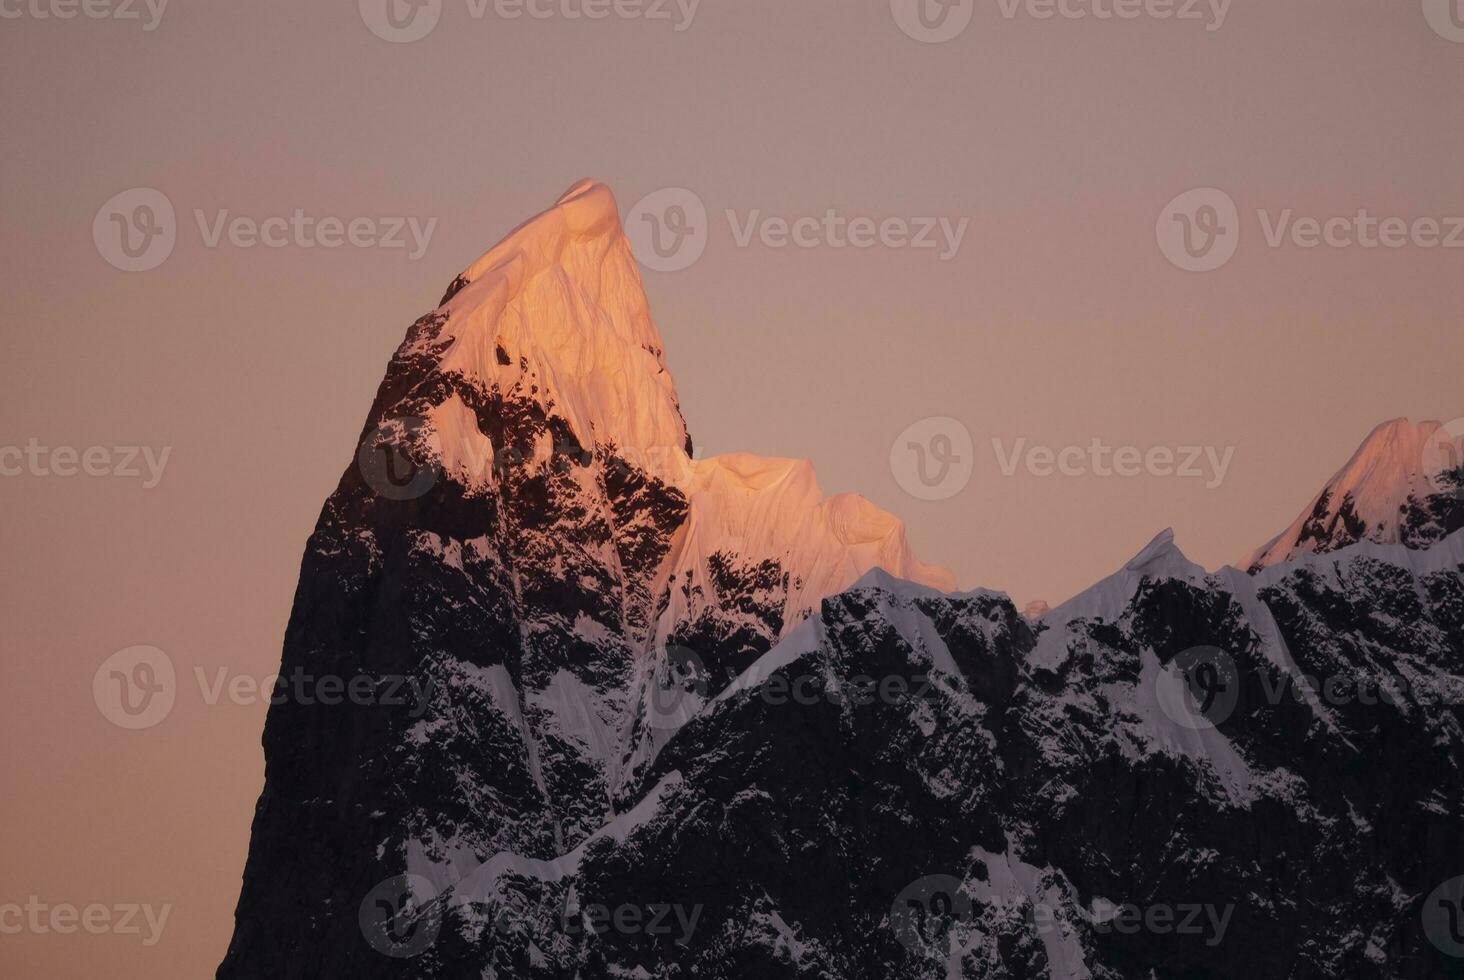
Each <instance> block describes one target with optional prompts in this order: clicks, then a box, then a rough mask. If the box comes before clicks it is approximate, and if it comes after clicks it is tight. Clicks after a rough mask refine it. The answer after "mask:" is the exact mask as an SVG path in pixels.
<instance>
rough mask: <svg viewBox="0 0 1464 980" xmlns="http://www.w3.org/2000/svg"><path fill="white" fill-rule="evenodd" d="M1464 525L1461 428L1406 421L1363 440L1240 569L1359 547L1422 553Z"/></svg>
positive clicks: (1384, 426)
mask: <svg viewBox="0 0 1464 980" xmlns="http://www.w3.org/2000/svg"><path fill="white" fill-rule="evenodd" d="M1461 526H1464V422H1456V423H1451V424H1450V425H1448V426H1445V425H1444V424H1443V423H1440V422H1437V421H1425V422H1419V423H1417V424H1415V423H1413V422H1411V421H1409V420H1408V419H1406V418H1398V419H1393V420H1392V421H1389V422H1384V423H1382V424H1381V425H1379V426H1378V427H1377V428H1375V429H1373V431H1372V432H1371V433H1370V434H1369V435H1368V437H1367V438H1366V439H1364V440H1363V442H1362V445H1361V446H1359V447H1358V449H1357V452H1355V453H1354V454H1353V455H1352V458H1351V459H1350V460H1348V461H1347V464H1346V465H1345V466H1343V467H1342V468H1341V469H1340V470H1338V471H1337V473H1336V475H1334V476H1333V477H1332V478H1331V479H1330V480H1329V481H1327V484H1326V486H1324V487H1323V488H1322V490H1321V492H1320V493H1318V494H1317V496H1316V497H1314V498H1313V499H1312V501H1311V503H1310V504H1309V505H1308V506H1307V507H1306V509H1305V510H1303V511H1302V512H1301V514H1300V515H1298V517H1297V518H1296V520H1295V521H1293V522H1292V524H1291V526H1290V527H1288V528H1287V529H1286V530H1285V531H1283V532H1281V533H1280V534H1279V535H1277V536H1276V537H1275V538H1272V539H1271V540H1270V541H1269V542H1267V543H1266V544H1264V545H1262V546H1261V547H1260V548H1257V549H1256V550H1255V551H1253V552H1251V553H1250V554H1249V555H1248V556H1247V557H1246V558H1245V559H1244V560H1243V561H1242V562H1241V563H1240V567H1242V568H1246V569H1248V570H1250V571H1253V572H1254V571H1258V570H1260V569H1262V568H1267V567H1269V566H1271V565H1276V564H1279V563H1281V562H1284V561H1288V560H1290V559H1292V558H1295V557H1296V556H1297V555H1300V554H1306V553H1315V554H1324V553H1326V552H1330V551H1335V550H1337V549H1338V548H1344V547H1346V546H1348V545H1351V544H1356V543H1357V542H1359V541H1373V542H1376V543H1378V544H1404V545H1407V546H1409V547H1414V548H1422V547H1428V546H1429V545H1430V544H1433V543H1434V542H1436V541H1438V540H1440V539H1442V538H1443V537H1445V536H1447V535H1448V534H1450V533H1451V532H1453V531H1455V530H1457V529H1458V528H1459V527H1461Z"/></svg>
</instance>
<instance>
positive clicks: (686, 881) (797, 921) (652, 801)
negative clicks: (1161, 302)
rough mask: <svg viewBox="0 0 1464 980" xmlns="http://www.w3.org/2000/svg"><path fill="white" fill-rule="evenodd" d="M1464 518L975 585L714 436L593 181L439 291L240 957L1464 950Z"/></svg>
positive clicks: (339, 599) (718, 972)
mask: <svg viewBox="0 0 1464 980" xmlns="http://www.w3.org/2000/svg"><path fill="white" fill-rule="evenodd" d="M1428 438H1429V437H1428V436H1425V437H1424V441H1425V442H1427V440H1428ZM1373 471H1376V472H1381V470H1378V468H1376V467H1374V468H1373ZM1431 472H1432V473H1433V477H1434V478H1435V479H1436V480H1437V478H1438V474H1440V473H1447V472H1449V471H1448V470H1447V469H1440V468H1435V469H1434V470H1432V471H1431ZM1377 479H1378V480H1379V481H1380V480H1381V477H1378V478H1377ZM1381 485H1382V484H1381V482H1378V483H1374V484H1371V486H1373V487H1378V486H1381ZM1410 486H1411V489H1410V493H1411V494H1412V495H1413V497H1414V498H1415V499H1416V500H1419V501H1421V502H1422V504H1421V507H1420V508H1415V509H1416V510H1417V512H1418V513H1423V512H1425V511H1427V513H1428V514H1431V515H1437V514H1446V513H1453V511H1452V510H1450V508H1451V507H1452V506H1453V504H1452V503H1451V501H1452V500H1454V497H1453V496H1452V491H1451V490H1450V489H1449V488H1448V487H1442V488H1441V487H1440V486H1439V485H1436V484H1435V483H1430V484H1429V486H1428V488H1426V490H1427V492H1425V488H1423V487H1422V485H1417V486H1413V485H1410ZM1380 492H1381V491H1380ZM1388 492H1391V491H1388ZM1420 494H1421V496H1420ZM1384 495H1386V494H1384ZM1362 496H1366V497H1367V499H1368V500H1371V499H1373V495H1372V494H1371V493H1369V494H1364V495H1362ZM1407 497H1408V494H1404V496H1403V497H1402V498H1400V499H1407ZM1353 499H1354V500H1355V499H1358V497H1357V495H1356V494H1354V496H1353ZM1313 509H1315V508H1313ZM1450 520H1452V518H1447V516H1445V517H1444V518H1442V519H1440V520H1437V521H1433V522H1432V523H1431V524H1430V525H1429V527H1430V528H1431V530H1429V531H1428V533H1426V534H1422V533H1420V534H1416V535H1411V536H1407V535H1402V534H1399V535H1395V536H1393V537H1391V538H1388V535H1386V534H1382V535H1378V534H1372V535H1370V534H1369V533H1368V531H1367V527H1364V529H1363V531H1361V532H1359V533H1357V534H1355V535H1352V538H1351V539H1350V540H1344V538H1342V537H1337V536H1335V535H1331V536H1328V537H1326V546H1325V547H1322V546H1317V547H1311V546H1303V545H1302V544H1301V542H1302V537H1297V538H1296V540H1295V541H1289V542H1287V543H1285V544H1284V545H1283V544H1280V543H1278V542H1281V540H1282V539H1280V538H1278V542H1273V545H1272V546H1268V548H1265V549H1261V550H1260V552H1259V553H1258V554H1263V555H1264V556H1265V560H1258V561H1256V562H1251V563H1248V565H1253V566H1254V567H1255V569H1256V572H1255V574H1247V573H1243V572H1240V571H1237V570H1235V569H1225V570H1223V571H1221V572H1218V573H1213V574H1211V573H1207V572H1206V571H1205V570H1204V569H1201V568H1199V567H1198V566H1195V565H1193V564H1191V563H1190V562H1188V561H1187V560H1186V559H1184V557H1183V556H1182V555H1181V554H1180V553H1179V551H1178V550H1177V549H1176V548H1175V546H1174V543H1173V541H1172V539H1171V537H1170V536H1168V535H1161V536H1160V537H1159V538H1157V539H1156V540H1155V541H1154V542H1153V543H1151V544H1150V545H1149V546H1148V547H1147V548H1145V549H1144V550H1143V551H1142V552H1141V553H1140V554H1139V555H1138V556H1136V557H1135V559H1134V560H1133V561H1131V562H1129V563H1128V565H1127V566H1125V568H1123V569H1121V570H1120V571H1119V572H1118V573H1116V574H1115V575H1114V576H1112V577H1110V578H1109V579H1107V580H1105V581H1104V582H1101V583H1099V584H1098V585H1096V586H1095V587H1094V588H1093V589H1091V590H1089V591H1088V592H1086V593H1084V594H1082V595H1080V596H1078V597H1076V598H1075V599H1073V600H1071V601H1069V602H1068V603H1065V604H1063V605H1062V606H1059V607H1058V608H1056V609H1053V610H1050V611H1045V612H1043V613H1041V614H1040V615H1037V614H1035V613H1034V615H1033V618H1027V617H1024V616H1023V615H1020V614H1019V613H1018V612H1017V611H1016V610H1015V609H1014V608H1013V607H1012V605H1011V603H1010V602H1009V601H1008V600H1007V598H1006V597H1005V596H1003V595H1000V594H998V593H992V592H986V591H979V590H978V591H974V592H968V593H955V592H954V583H953V582H952V581H951V579H950V576H949V575H948V573H945V572H943V571H942V570H940V569H933V568H930V567H928V566H925V565H923V564H921V563H920V562H919V561H918V560H917V559H916V558H915V557H914V556H913V555H912V554H911V553H910V550H909V547H908V545H907V544H906V542H905V537H904V532H903V529H902V528H901V526H900V525H899V523H898V522H897V521H895V520H894V519H893V518H891V517H890V516H889V515H887V514H884V513H883V512H881V511H879V510H878V509H876V508H874V507H873V506H872V505H870V504H868V503H867V502H866V501H863V500H861V499H859V498H856V497H850V496H842V497H834V498H828V499H825V498H824V497H823V495H822V494H821V493H820V492H819V490H818V487H817V483H816V481H815V480H814V478H813V474H812V472H811V470H810V468H809V467H808V466H807V464H806V463H800V462H798V461H794V460H780V459H767V458H762V457H756V456H751V455H746V454H734V455H732V456H728V457H718V458H714V459H709V460H697V459H693V458H692V445H691V441H690V439H689V437H688V436H687V433H686V427H685V425H684V423H683V422H682V419H681V415H680V411H679V408H678V407H677V400H676V393H675V388H674V386H673V384H672V383H671V379H670V375H669V373H668V371H667V368H666V363H665V359H664V355H663V352H662V347H661V342H660V338H659V335H658V334H657V333H656V330H655V327H654V325H653V324H652V322H651V319H650V316H649V313H648V311H647V308H646V303H645V299H644V295H643V293H642V291H641V287H640V283H639V277H638V274H637V272H636V267H635V264H634V261H633V259H632V257H631V255H630V252H629V249H628V246H627V245H626V243H625V239H624V237H623V235H622V234H621V233H620V227H619V222H618V218H617V217H616V212H615V203H614V199H613V197H612V196H611V195H610V193H609V191H608V190H607V189H605V188H604V187H602V186H600V185H596V184H591V183H584V184H581V185H576V187H575V188H572V189H571V190H570V192H569V193H568V194H566V195H565V197H564V198H562V199H561V201H560V202H558V203H557V204H556V205H555V207H554V208H552V209H550V211H548V212H546V213H545V214H544V215H541V216H539V217H538V218H536V219H534V220H533V221H531V222H529V223H527V224H525V225H524V226H521V227H520V228H519V229H518V230H516V231H515V232H514V233H513V234H512V235H510V237H509V238H508V239H506V240H505V241H504V242H503V243H502V244H500V245H499V246H497V247H495V248H494V249H493V250H491V251H490V252H488V253H487V254H486V255H485V256H484V257H483V258H482V259H480V260H479V261H478V262H476V263H474V264H473V266H471V267H470V268H469V269H467V270H465V271H464V273H463V274H462V275H460V276H458V277H457V278H456V279H455V280H454V282H453V283H452V285H451V287H450V288H449V289H448V292H447V295H446V296H445V297H444V301H443V304H442V305H441V306H440V307H439V308H438V309H437V310H435V311H433V312H432V313H430V314H428V315H427V316H425V317H423V318H422V319H421V320H419V321H418V322H417V323H416V324H415V325H413V327H412V329H411V330H410V332H409V333H408V336H407V338H406V340H405V341H404V342H403V344H402V346H401V348H400V349H399V350H398V352H397V354H396V356H395V357H394V358H393V360H392V363H391V365H390V366H389V368H388V371H387V376H386V379H385V380H384V381H383V383H382V386H381V389H380V391H379V393H378V396H377V399H376V402H375V404H374V405H373V406H372V409H371V412H370V414H369V416H368V418H367V422H366V425H365V427H364V430H363V434H362V439H361V442H360V448H359V452H358V454H357V458H356V459H355V461H354V462H353V464H352V465H351V466H350V467H349V468H348V469H347V471H346V473H345V475H344V476H343V477H342V480H341V483H340V485H339V486H338V487H337V489H336V491H335V492H334V493H333V494H332V496H331V497H330V499H329V500H328V501H327V502H326V505H325V508H324V510H323V512H322V514H321V518H320V522H319V524H318V526H317V528H316V531H315V533H314V534H313V535H312V537H311V539H310V542H309V545H308V546H307V549H306V553H305V557H304V560H303V562H302V567H301V577H300V585H299V589H298V591H297V594H296V598H295V606H294V609H293V612H292V615H291V619H290V624H289V627H288V630H287V634H286V637H285V644H284V654H283V665H282V672H283V673H285V674H286V675H287V676H290V675H299V674H301V673H303V674H304V675H306V676H307V677H309V678H312V679H314V685H313V686H310V685H307V688H306V689H308V690H311V691H313V692H314V693H315V694H317V695H319V696H314V697H308V698H306V697H301V696H299V695H298V693H296V694H294V695H292V696H288V697H284V698H281V699H279V702H278V703H277V704H275V705H273V706H272V708H271V711H270V714H269V718H268V721H267V724H266V729H265V734H264V747H265V755H266V783H265V788H264V792H263V794H262V795H261V798H260V801H259V804H258V808H257V812H256V815H255V822H254V831H253V839H252V842H251V847H250V855H249V861H248V866H247V868H246V871H245V875H244V885H243V890H242V893H241V897H240V901H239V907H238V912H237V916H236V918H237V924H236V931H235V935H234V939H233V942H232V944H231V946H230V949H229V952H228V955H227V958H226V960H225V961H224V963H223V965H222V966H221V967H220V970H219V975H220V976H221V977H263V976H269V977H318V976H341V975H355V976H361V977H473V978H495V977H496V978H518V977H546V978H549V977H565V978H570V977H584V978H590V977H662V976H665V977H727V978H733V977H749V976H767V977H780V976H788V977H793V976H813V977H829V978H839V977H849V978H864V977H869V978H875V977H1010V978H1064V980H1065V978H1073V977H1097V978H1120V977H1121V978H1151V977H1163V978H1175V977H1217V978H1218V977H1226V978H1230V977H1236V978H1239V977H1246V978H1251V977H1276V978H1283V977H1285V978H1309V977H1376V978H1393V977H1398V978H1404V977H1406V978H1442V977H1445V976H1454V975H1458V965H1459V964H1460V963H1464V960H1461V959H1455V958H1454V957H1453V955H1452V954H1453V953H1459V954H1464V931H1460V930H1461V927H1464V904H1461V903H1460V899H1461V896H1460V895H1459V894H1457V892H1456V891H1451V890H1449V889H1450V888H1451V887H1452V886H1450V885H1449V882H1451V881H1452V880H1453V879H1455V878H1456V877H1457V876H1461V875H1464V853H1461V847H1460V840H1461V831H1464V779H1461V772H1460V766H1461V761H1464V729H1461V722H1464V709H1461V705H1464V532H1461V531H1457V530H1450V525H1449V521H1450ZM1343 524H1344V525H1345V524H1346V522H1345V521H1344V522H1343ZM1364 524H1365V525H1368V526H1370V525H1369V524H1368V520H1367V519H1364ZM1402 526H1413V525H1412V524H1409V522H1408V521H1407V520H1405V521H1404V522H1403V525H1402ZM1419 526H1422V525H1419ZM1348 533H1349V534H1350V533H1351V532H1348ZM1282 537H1283V538H1285V537H1286V535H1283V536H1282ZM1303 537H1305V539H1306V541H1309V542H1314V543H1319V542H1320V541H1321V540H1322V538H1321V537H1319V536H1318V535H1306V536H1303ZM1385 538H1386V539H1387V540H1382V539H1385ZM1425 546H1426V547H1425ZM328 679H335V682H336V683H338V684H339V685H340V687H341V688H343V689H345V690H347V691H348V692H349V695H348V696H341V695H340V693H339V690H337V691H336V696H334V697H326V696H324V694H325V691H326V684H327V680H328ZM300 689H301V688H300V687H299V686H298V685H296V686H295V687H293V688H292V689H291V690H292V691H295V692H298V691H299V690H300ZM333 690H334V688H333ZM1459 880H1460V881H1461V882H1464V879H1459ZM1440 888H1443V891H1440ZM1451 916H1453V917H1454V918H1451ZM1451 937H1452V938H1451ZM1451 941H1453V942H1456V943H1457V949H1453V948H1451V947H1450V946H1449V943H1450V942H1451ZM1450 971H1452V972H1450Z"/></svg>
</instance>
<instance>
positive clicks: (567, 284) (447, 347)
mask: <svg viewBox="0 0 1464 980" xmlns="http://www.w3.org/2000/svg"><path fill="white" fill-rule="evenodd" d="M438 314H439V315H440V316H442V317H444V321H443V324H442V327H441V330H440V332H439V333H437V334H436V335H435V336H433V337H432V338H430V339H431V342H432V347H433V353H435V354H437V356H438V363H439V368H440V370H442V371H443V372H452V373H457V374H460V375H462V376H463V377H465V378H467V379H469V380H471V381H474V382H478V383H480V384H481V385H482V386H483V387H485V388H488V389H490V390H491V389H495V388H496V389H497V390H498V391H500V392H503V393H515V394H518V395H520V396H522V395H530V396H532V397H534V398H535V399H536V400H538V401H540V402H541V403H542V404H544V405H546V406H548V405H549V404H550V403H552V404H553V410H554V412H555V414H557V415H560V416H562V417H563V418H564V419H565V421H566V422H568V423H569V425H570V427H571V429H572V430H573V432H574V435H575V437H576V438H577V439H578V440H579V441H580V443H581V444H582V445H583V446H585V447H589V446H593V445H608V444H612V443H613V444H614V445H616V446H619V447H622V448H629V449H633V450H636V451H640V452H643V453H645V452H651V451H653V450H655V451H659V452H662V453H669V454H670V455H671V456H676V454H678V453H679V454H681V458H679V459H677V460H676V462H677V463H683V462H684V457H685V455H688V454H689V453H688V452H687V448H686V447H687V443H688V440H687V433H686V425H685V422H684V421H683V420H682V417H681V411H680V408H679V406H678V403H677V398H676V387H675V384H674V383H673V381H672V379H671V374H670V372H669V371H667V369H666V362H665V357H664V354H663V350H662V342H661V335H660V333H659V332H658V331H657V330H656V326H655V323H654V322H653V321H652V320H651V313H650V306H649V304H648V303H647V301H646V295H645V290H644V289H643V287H642V285H641V278H640V271H639V269H638V268H637V266H636V262H635V257H634V256H633V255H632V254H631V249H630V243H629V242H628V241H627V239H626V237H625V235H624V233H623V231H622V230H621V226H620V216H619V212H618V208H617V205H616V202H615V195H614V194H613V193H612V192H611V191H610V188H608V187H606V186H605V185H604V184H601V183H597V182H595V181H588V180H586V181H580V182H579V183H577V184H575V185H574V186H573V187H571V188H570V189H569V190H568V191H567V192H566V193H565V194H564V195H562V196H561V197H560V198H559V200H558V201H557V202H556V203H555V204H554V206H553V207H551V208H549V209H548V210H547V211H544V212H543V213H541V214H539V215H538V216H537V217H534V218H532V219H530V220H529V221H527V222H525V223H524V224H522V225H520V226H519V227H518V228H516V229H514V230H513V231H512V232H511V233H510V234H509V235H508V237H507V238H505V239H504V240H503V241H502V242H500V243H499V244H497V245H495V246H494V247H493V248H491V249H489V250H488V251H487V252H485V253H484V254H483V256H482V257H481V258H479V259H478V260H477V261H476V262H474V263H473V264H472V265H470V266H468V268H467V269H465V270H463V272H462V273H461V274H460V275H459V276H458V277H457V278H456V279H454V280H453V283H452V285H451V286H450V287H449V288H448V291H447V295H446V296H445V297H444V298H443V302H442V305H441V307H440V308H439V310H438ZM424 349H425V348H424ZM439 352H440V353H439Z"/></svg>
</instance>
